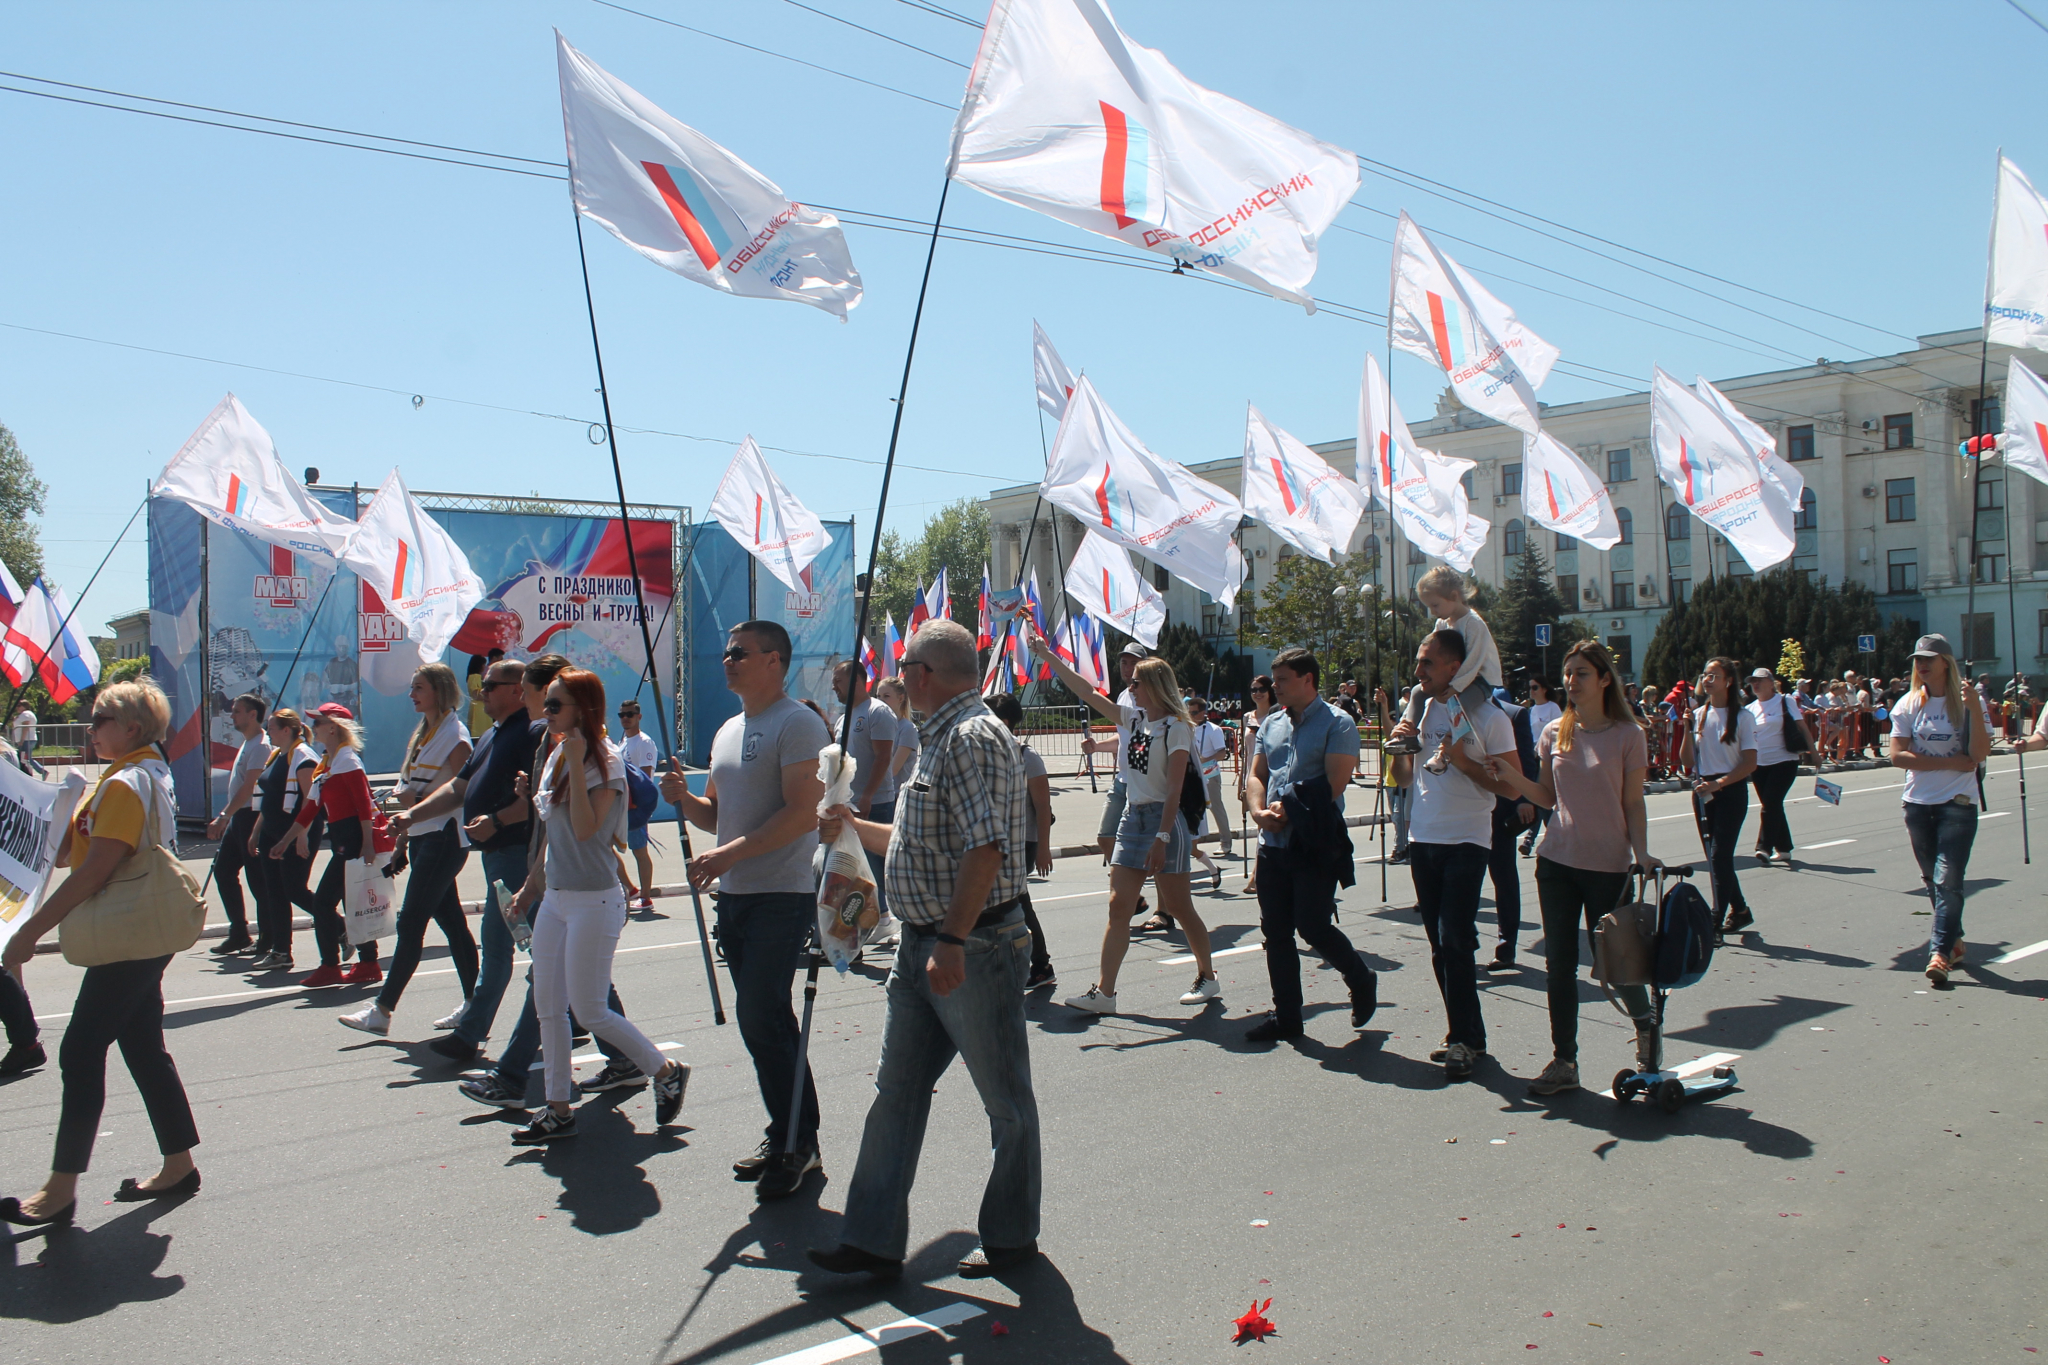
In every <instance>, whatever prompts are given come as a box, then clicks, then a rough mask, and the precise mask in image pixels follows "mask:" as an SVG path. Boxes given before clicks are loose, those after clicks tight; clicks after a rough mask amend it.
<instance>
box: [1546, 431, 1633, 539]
mask: <svg viewBox="0 0 2048 1365" xmlns="http://www.w3.org/2000/svg"><path fill="white" fill-rule="evenodd" d="M1522 515H1523V516H1525V517H1527V518H1529V520H1531V521H1533V522H1535V523H1536V524H1537V525H1538V526H1547V527H1549V528H1550V529H1551V530H1553V531H1562V532H1564V534H1566V535H1568V536H1571V537H1573V538H1574V539H1576V540H1583V541H1585V542H1586V543H1587V544H1588V545H1590V546H1592V547H1593V548H1594V549H1596V550H1606V549H1611V548H1612V547H1614V546H1616V545H1619V544H1620V543H1621V522H1620V521H1619V520H1617V519H1616V517H1615V515H1614V502H1613V500H1612V499H1610V498H1609V497H1608V496H1607V485H1606V484H1604V483H1602V482H1601V481H1600V480H1599V479H1598V478H1597V477H1595V475H1594V473H1593V471H1592V470H1590V469H1588V468H1586V462H1585V461H1584V460H1582V459H1580V458H1579V457H1578V454H1577V453H1576V452H1575V451H1573V450H1572V449H1571V448H1570V447H1568V446H1565V445H1563V444H1561V443H1559V442H1558V441H1557V440H1556V438H1554V437H1552V436H1551V435H1550V434H1549V433H1548V432H1543V433H1539V434H1538V435H1535V436H1529V435H1526V434H1525V435H1524V436H1523V437H1522Z"/></svg>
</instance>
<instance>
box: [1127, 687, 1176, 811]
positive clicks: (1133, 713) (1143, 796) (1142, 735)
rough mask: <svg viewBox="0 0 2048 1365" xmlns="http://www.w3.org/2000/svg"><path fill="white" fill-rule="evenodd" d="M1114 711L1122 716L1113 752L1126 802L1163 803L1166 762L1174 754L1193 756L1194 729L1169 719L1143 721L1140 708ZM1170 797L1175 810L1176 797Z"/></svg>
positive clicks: (1135, 803) (1142, 712) (1165, 791)
mask: <svg viewBox="0 0 2048 1365" xmlns="http://www.w3.org/2000/svg"><path fill="white" fill-rule="evenodd" d="M1118 709H1119V710H1121V711H1122V712H1123V715H1122V717H1121V718H1120V723H1119V724H1118V725H1117V733H1118V734H1120V735H1123V736H1125V739H1124V742H1123V743H1122V744H1121V745H1119V746H1118V748H1117V757H1118V759H1119V760H1121V763H1122V766H1123V772H1124V791H1125V793H1126V798H1127V799H1128V800H1129V802H1130V804H1132V805H1134V806H1147V805H1151V804H1152V803H1153V802H1155V801H1164V800H1166V799H1167V790H1166V778H1167V765H1168V761H1169V758H1170V756H1171V755H1172V754H1173V753H1174V752H1175V751H1176V750H1179V751H1182V752H1185V753H1189V754H1192V753H1193V752H1194V747H1195V736H1194V727H1193V726H1191V725H1189V724H1188V723H1187V722H1186V721H1184V720H1175V719H1173V718H1172V717H1171V716H1169V717H1167V718H1166V719H1165V720H1146V719H1145V712H1144V710H1143V708H1141V707H1137V706H1122V707H1119V708H1118ZM1191 761H1192V760H1191ZM1172 796H1173V801H1174V803H1175V805H1176V806H1177V805H1178V804H1179V802H1180V793H1179V792H1174V793H1173V794H1172Z"/></svg>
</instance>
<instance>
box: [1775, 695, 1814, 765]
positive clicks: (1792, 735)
mask: <svg viewBox="0 0 2048 1365" xmlns="http://www.w3.org/2000/svg"><path fill="white" fill-rule="evenodd" d="M1778 717H1779V723H1780V724H1782V725H1783V726H1784V738H1785V739H1788V740H1789V739H1797V740H1798V741H1799V743H1798V744H1796V745H1794V744H1787V745H1786V746H1785V747H1786V748H1787V749H1788V750H1790V751H1791V752H1792V753H1794V754H1798V755H1805V754H1810V753H1812V752H1814V748H1813V736H1812V735H1811V734H1809V733H1808V732H1807V729H1806V721H1805V719H1804V718H1802V717H1801V716H1800V714H1799V710H1798V708H1797V707H1795V706H1793V705H1792V703H1791V702H1790V701H1789V700H1787V698H1786V697H1785V695H1784V693H1782V692H1781V693H1779V694H1778Z"/></svg>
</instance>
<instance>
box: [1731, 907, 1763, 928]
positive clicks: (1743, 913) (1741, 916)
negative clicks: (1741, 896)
mask: <svg viewBox="0 0 2048 1365" xmlns="http://www.w3.org/2000/svg"><path fill="white" fill-rule="evenodd" d="M1755 923H1756V916H1755V915H1752V914H1750V913H1749V908H1748V907H1747V906H1744V907H1743V908H1742V909H1740V910H1730V911H1729V912H1728V924H1727V932H1729V933H1731V934H1732V933H1735V932H1737V931H1738V930H1742V929H1747V928H1748V927H1749V926H1750V925H1752V924H1755Z"/></svg>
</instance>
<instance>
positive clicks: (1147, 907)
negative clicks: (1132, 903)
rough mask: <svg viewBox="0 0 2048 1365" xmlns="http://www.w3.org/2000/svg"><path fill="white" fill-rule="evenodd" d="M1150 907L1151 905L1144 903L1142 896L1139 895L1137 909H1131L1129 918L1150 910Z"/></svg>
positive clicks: (1134, 917)
mask: <svg viewBox="0 0 2048 1365" xmlns="http://www.w3.org/2000/svg"><path fill="white" fill-rule="evenodd" d="M1151 908H1152V907H1151V906H1150V905H1148V904H1146V902H1145V898H1144V897H1143V896H1140V897H1138V906H1137V909H1135V910H1133V911H1131V918H1132V919H1136V918H1137V917H1138V916H1140V915H1142V914H1144V913H1145V912H1146V911H1147V910H1150V909H1151Z"/></svg>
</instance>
